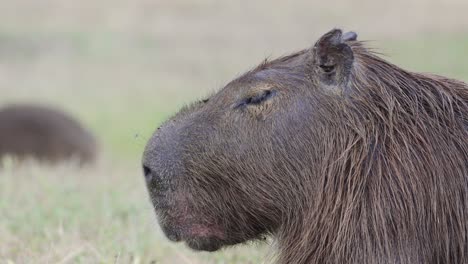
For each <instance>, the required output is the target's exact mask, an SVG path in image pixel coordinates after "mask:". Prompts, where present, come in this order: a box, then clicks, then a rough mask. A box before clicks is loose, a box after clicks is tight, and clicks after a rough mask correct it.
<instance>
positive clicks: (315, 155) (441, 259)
mask: <svg viewBox="0 0 468 264" xmlns="http://www.w3.org/2000/svg"><path fill="white" fill-rule="evenodd" d="M356 37H357V36H356V34H355V33H353V32H348V33H345V34H343V33H342V31H341V30H337V29H335V30H332V31H330V32H328V33H327V34H325V35H324V36H322V37H321V38H320V39H319V40H318V41H317V42H316V44H315V45H314V46H313V47H312V48H310V49H306V50H303V51H300V52H297V53H294V54H292V55H289V56H286V57H282V58H279V59H276V60H272V61H266V62H264V63H262V64H261V65H260V66H258V67H256V68H255V69H253V70H252V71H249V72H247V73H245V74H244V75H242V76H241V77H239V78H237V79H235V80H233V81H232V82H230V83H229V84H227V85H226V86H225V87H224V88H222V89H221V90H219V91H218V92H217V93H215V94H213V95H212V96H210V97H209V98H207V99H205V100H202V101H199V102H196V103H194V104H192V105H190V106H188V107H185V108H184V109H182V110H181V111H180V112H179V113H177V114H176V115H175V116H174V117H172V118H171V119H170V120H168V121H167V122H165V123H164V124H163V125H162V126H161V127H160V128H159V129H158V130H157V131H156V132H155V134H154V135H153V137H152V138H151V139H150V140H149V142H148V145H147V147H146V150H145V152H144V156H143V170H144V174H145V177H146V182H147V187H148V190H149V193H150V197H151V201H152V203H153V205H154V208H155V210H156V214H157V216H158V220H159V223H160V225H161V227H162V229H163V231H164V233H165V234H166V235H167V236H168V237H169V238H170V239H171V240H173V241H185V242H186V243H187V244H188V246H189V247H191V248H193V249H197V250H207V251H213V250H217V249H219V248H221V247H223V246H226V245H233V244H237V243H241V242H245V241H249V240H254V239H258V238H262V237H264V236H266V235H273V237H274V238H275V239H276V240H277V245H278V251H279V253H278V256H277V261H278V262H279V263H468V240H467V239H468V233H467V231H468V222H467V221H466V219H468V200H467V199H468V132H467V129H468V116H467V113H468V88H467V86H466V85H465V84H464V83H462V82H459V81H456V80H452V79H448V78H444V77H440V76H435V75H428V74H419V73H412V72H409V71H406V70H403V69H401V68H399V67H397V66H395V65H392V64H390V63H388V62H386V61H384V60H382V59H381V58H379V57H378V56H377V55H375V54H374V53H372V52H371V51H369V50H368V49H367V48H366V47H365V46H364V45H363V43H362V42H359V41H357V40H356Z"/></svg>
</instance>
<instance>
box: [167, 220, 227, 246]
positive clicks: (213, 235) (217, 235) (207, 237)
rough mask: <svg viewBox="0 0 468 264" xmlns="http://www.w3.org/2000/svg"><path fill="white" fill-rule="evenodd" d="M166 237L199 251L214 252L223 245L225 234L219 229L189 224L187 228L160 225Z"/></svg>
mask: <svg viewBox="0 0 468 264" xmlns="http://www.w3.org/2000/svg"><path fill="white" fill-rule="evenodd" d="M161 227H162V230H163V232H164V234H165V235H166V237H167V238H168V239H169V240H171V241H173V242H182V241H183V242H185V243H186V244H187V246H189V247H190V248H192V249H194V250H199V251H216V250H218V249H220V248H221V247H222V246H223V245H224V244H225V243H224V242H223V241H224V240H225V233H224V232H223V231H222V230H221V228H218V227H214V226H208V225H201V224H191V225H188V226H177V225H174V224H173V223H167V224H166V225H161Z"/></svg>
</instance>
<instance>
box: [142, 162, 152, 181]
mask: <svg viewBox="0 0 468 264" xmlns="http://www.w3.org/2000/svg"><path fill="white" fill-rule="evenodd" d="M143 174H144V175H145V179H146V182H148V183H149V182H151V180H152V179H153V171H152V170H151V169H150V168H149V167H148V166H145V165H143Z"/></svg>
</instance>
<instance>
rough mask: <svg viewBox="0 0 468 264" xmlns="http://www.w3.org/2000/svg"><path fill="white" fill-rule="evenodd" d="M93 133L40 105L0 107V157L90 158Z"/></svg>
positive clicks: (93, 154)
mask: <svg viewBox="0 0 468 264" xmlns="http://www.w3.org/2000/svg"><path fill="white" fill-rule="evenodd" d="M96 152H97V146H96V140H95V138H94V136H93V135H92V134H91V133H90V132H89V131H88V130H87V129H85V128H84V127H83V126H82V125H81V124H80V123H79V122H78V121H77V120H75V119H74V118H73V117H71V116H69V115H68V114H66V113H64V112H62V111H59V110H56V109H53V108H50V107H46V106H42V105H35V104H17V105H9V106H5V107H3V108H2V109H0V159H2V158H3V157H4V156H12V157H13V158H16V159H20V160H21V159H25V158H33V159H36V160H39V161H46V162H52V163H56V162H60V161H64V160H69V159H75V160H77V161H78V162H79V164H81V165H84V164H86V163H90V162H92V161H94V159H95V158H96Z"/></svg>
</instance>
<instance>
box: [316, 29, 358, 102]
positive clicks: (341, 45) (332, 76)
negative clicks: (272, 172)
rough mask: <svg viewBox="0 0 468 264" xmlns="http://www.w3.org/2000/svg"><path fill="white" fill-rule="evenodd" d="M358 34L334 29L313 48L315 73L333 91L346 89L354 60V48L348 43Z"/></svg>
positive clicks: (339, 91) (340, 91) (338, 91)
mask: <svg viewBox="0 0 468 264" xmlns="http://www.w3.org/2000/svg"><path fill="white" fill-rule="evenodd" d="M356 39H357V34H356V33H354V32H347V33H345V34H343V32H342V31H341V30H340V29H333V30H331V31H329V32H328V33H326V34H325V35H323V36H322V37H321V38H320V39H319V40H318V41H317V43H315V45H314V47H313V48H312V52H313V68H314V73H315V74H316V76H317V77H318V79H319V81H320V83H321V84H322V85H323V86H324V87H325V88H327V89H330V90H332V91H333V92H336V93H339V94H342V91H343V90H344V89H346V87H347V84H348V81H349V76H350V74H351V69H352V66H353V62H354V55H353V50H352V49H351V47H350V46H349V45H348V43H346V42H347V41H355V40H356Z"/></svg>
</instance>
